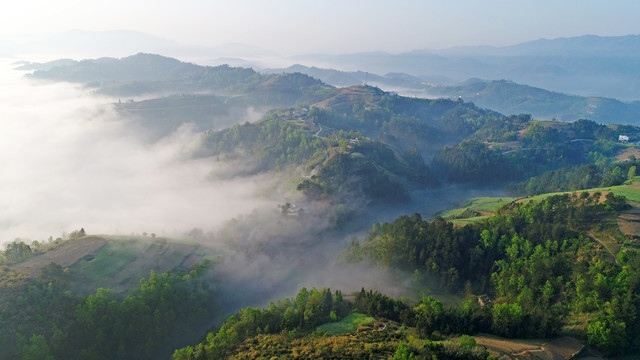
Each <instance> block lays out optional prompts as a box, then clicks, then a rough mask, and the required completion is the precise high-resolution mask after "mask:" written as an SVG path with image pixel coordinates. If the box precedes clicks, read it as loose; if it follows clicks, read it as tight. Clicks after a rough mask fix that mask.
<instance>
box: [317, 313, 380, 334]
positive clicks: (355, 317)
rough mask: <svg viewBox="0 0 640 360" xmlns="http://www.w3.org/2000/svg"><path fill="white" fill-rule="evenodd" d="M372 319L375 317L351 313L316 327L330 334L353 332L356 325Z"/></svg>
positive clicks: (370, 321)
mask: <svg viewBox="0 0 640 360" xmlns="http://www.w3.org/2000/svg"><path fill="white" fill-rule="evenodd" d="M374 321H375V319H374V318H372V317H370V316H367V315H363V314H359V313H353V314H349V315H347V316H345V317H344V318H343V319H342V320H340V321H338V322H334V323H327V324H322V325H320V326H318V327H317V329H318V330H324V331H326V332H327V333H329V335H330V336H335V335H343V334H349V333H353V332H354V331H356V329H357V328H358V326H360V325H364V324H371V323H373V322H374Z"/></svg>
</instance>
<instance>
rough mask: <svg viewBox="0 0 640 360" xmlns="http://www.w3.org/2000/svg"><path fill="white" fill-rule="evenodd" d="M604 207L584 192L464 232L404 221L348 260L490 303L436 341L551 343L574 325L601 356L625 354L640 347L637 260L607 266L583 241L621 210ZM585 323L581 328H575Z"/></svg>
mask: <svg viewBox="0 0 640 360" xmlns="http://www.w3.org/2000/svg"><path fill="white" fill-rule="evenodd" d="M604 197H605V196H604V195H603V194H600V193H593V194H590V193H587V192H584V193H581V194H580V193H578V194H573V195H557V196H552V197H548V198H546V199H544V200H542V201H540V202H535V201H530V202H525V203H521V204H514V205H511V206H510V207H509V208H506V209H504V210H503V211H502V213H501V214H499V215H495V216H493V217H490V218H489V219H488V220H486V221H482V222H477V223H474V224H470V225H467V226H464V227H454V226H453V224H451V223H448V222H445V221H444V220H442V219H439V218H437V219H435V220H433V221H425V220H422V219H421V217H420V216H419V215H417V214H415V215H413V216H404V217H401V218H400V219H398V220H396V221H394V222H392V223H384V224H378V225H376V226H374V228H373V230H372V231H371V233H370V234H369V236H368V237H367V238H366V239H365V240H364V241H363V242H358V241H355V242H353V243H352V244H351V245H350V247H349V248H348V249H347V250H346V252H345V257H346V259H348V260H349V261H361V260H363V259H370V260H373V261H375V262H376V263H379V264H384V265H388V266H391V267H394V268H398V269H403V270H405V271H408V272H415V273H417V274H419V273H425V274H430V275H432V276H434V277H435V278H437V279H439V280H440V286H441V287H444V288H448V289H458V291H461V290H463V289H464V290H465V291H466V292H474V293H477V294H482V293H488V294H490V296H491V298H493V299H495V301H494V302H493V303H492V305H491V306H489V307H488V309H490V311H489V312H487V313H485V314H484V315H482V312H480V313H479V314H478V315H475V316H471V317H469V318H467V319H466V321H470V319H476V320H477V322H474V323H473V324H472V325H468V324H467V325H465V326H463V327H460V328H456V327H454V326H453V325H452V324H456V321H455V320H448V321H445V322H443V323H442V324H441V325H440V327H435V328H434V329H437V330H438V331H440V332H445V333H460V332H463V333H464V332H466V331H482V332H490V333H494V334H497V335H501V336H506V337H551V336H555V335H557V334H559V333H561V332H563V331H565V330H564V328H563V325H566V324H568V323H572V322H576V321H577V326H575V327H574V328H573V330H571V331H572V333H574V334H575V335H577V336H581V337H584V338H586V339H588V341H589V343H590V344H592V345H594V346H596V347H598V348H600V349H601V350H603V351H605V352H607V353H610V354H617V353H624V352H628V351H630V350H631V349H637V348H638V346H640V338H639V337H638V334H639V332H638V331H639V330H640V329H638V328H637V326H638V319H637V318H636V315H635V314H637V309H638V306H640V302H638V299H640V297H639V296H638V295H639V291H640V289H639V288H638V285H640V282H639V281H640V273H638V265H640V264H638V261H640V256H639V254H638V252H637V250H635V249H634V248H625V249H624V250H622V251H620V252H619V253H618V255H617V257H615V258H614V257H612V255H611V254H610V253H608V250H606V249H603V247H602V245H601V244H600V243H599V242H597V241H594V240H593V239H592V238H589V237H587V236H585V235H584V233H586V232H589V229H591V228H593V227H594V226H595V227H600V230H603V229H604V230H607V229H606V227H607V225H606V224H607V223H609V222H607V221H606V220H605V219H606V218H607V217H608V216H611V214H615V213H616V212H617V211H619V210H621V209H623V208H624V207H625V206H626V205H625V201H624V199H623V198H619V197H616V196H614V195H613V194H611V193H608V194H607V195H606V200H604V201H602V199H603V198H604ZM594 224H595V225H594ZM614 224H615V223H614ZM608 226H610V227H611V229H609V230H610V231H615V227H616V226H617V225H608ZM488 309H485V311H487V310H488ZM585 316H586V317H587V318H589V319H590V320H589V321H588V322H587V323H584V322H581V321H580V320H578V319H584V317H585ZM470 329H475V330H470Z"/></svg>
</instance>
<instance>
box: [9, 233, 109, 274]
mask: <svg viewBox="0 0 640 360" xmlns="http://www.w3.org/2000/svg"><path fill="white" fill-rule="evenodd" d="M106 243H107V241H106V240H105V239H103V238H99V237H95V236H89V237H85V238H82V239H76V240H69V241H67V242H65V243H63V244H62V245H60V246H58V247H56V248H54V249H51V250H49V251H47V252H45V253H43V254H41V255H37V256H34V257H32V258H30V259H28V260H25V261H23V262H21V263H19V264H16V265H13V266H12V267H13V268H14V269H16V270H19V271H22V272H25V273H27V274H29V275H31V276H38V275H40V270H41V269H42V268H43V267H45V266H47V265H49V264H51V263H55V264H58V265H60V266H62V267H68V266H71V265H73V263H75V262H76V261H78V260H80V259H82V258H83V257H85V256H87V255H90V254H93V253H95V252H96V251H98V250H100V249H101V248H102V247H103V246H104V245H105V244H106Z"/></svg>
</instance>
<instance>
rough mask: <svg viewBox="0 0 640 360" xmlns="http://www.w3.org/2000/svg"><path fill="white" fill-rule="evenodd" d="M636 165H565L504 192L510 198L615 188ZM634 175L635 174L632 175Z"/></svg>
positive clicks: (506, 188) (512, 186) (508, 188)
mask: <svg viewBox="0 0 640 360" xmlns="http://www.w3.org/2000/svg"><path fill="white" fill-rule="evenodd" d="M636 165H638V163H637V162H624V163H615V164H612V165H594V164H589V165H583V166H579V167H578V166H568V167H563V168H560V169H557V170H554V171H548V172H546V173H543V174H541V175H539V176H535V177H532V178H530V179H529V180H526V181H523V182H520V183H511V184H508V185H507V186H506V187H505V190H506V191H507V192H508V193H510V194H513V195H526V196H532V195H537V194H545V193H550V192H560V191H573V190H585V189H593V188H599V187H608V186H616V185H620V184H622V183H624V181H625V180H627V179H629V174H630V173H631V172H632V170H631V169H632V168H634V167H635V166H636ZM634 174H635V172H634Z"/></svg>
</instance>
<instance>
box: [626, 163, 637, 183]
mask: <svg viewBox="0 0 640 360" xmlns="http://www.w3.org/2000/svg"><path fill="white" fill-rule="evenodd" d="M634 176H636V166H635V165H633V166H632V167H630V168H629V173H628V174H627V179H628V180H633V177H634Z"/></svg>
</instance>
